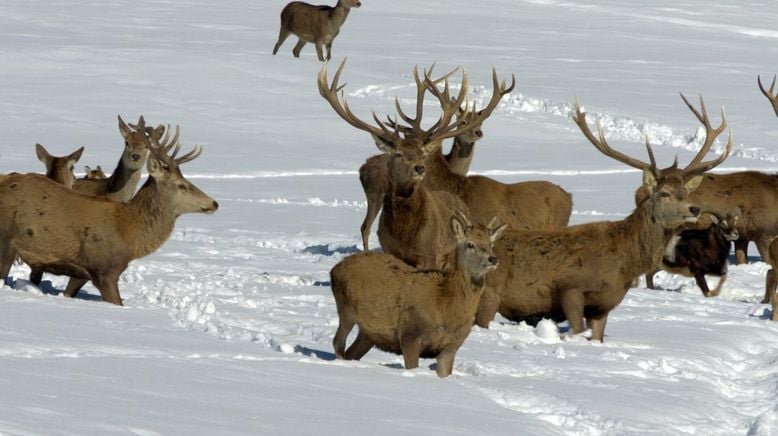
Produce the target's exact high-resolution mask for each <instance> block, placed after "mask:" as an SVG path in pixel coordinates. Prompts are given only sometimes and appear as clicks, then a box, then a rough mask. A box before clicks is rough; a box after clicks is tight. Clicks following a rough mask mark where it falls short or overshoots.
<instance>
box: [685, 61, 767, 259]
mask: <svg viewBox="0 0 778 436" xmlns="http://www.w3.org/2000/svg"><path fill="white" fill-rule="evenodd" d="M757 84H758V85H759V89H760V90H761V91H762V94H764V96H765V97H767V100H768V101H769V102H770V105H771V107H772V108H773V111H774V112H775V114H776V116H778V96H776V95H775V94H774V89H775V77H773V81H772V83H771V84H770V87H769V88H767V89H765V87H764V86H763V85H762V80H761V78H760V77H759V76H757ZM691 198H692V200H693V201H697V202H700V203H704V204H707V205H709V206H710V207H711V208H713V209H716V210H723V211H724V210H732V209H734V208H736V207H737V208H740V210H741V212H742V215H741V217H740V219H739V220H738V225H737V231H738V233H739V234H740V239H738V240H737V241H735V258H736V264H738V265H740V264H743V263H746V262H747V258H746V254H747V251H746V250H747V247H748V242H749V241H754V243H755V244H756V248H757V250H758V251H759V254H760V255H761V256H762V260H764V261H765V262H770V261H771V259H770V248H769V246H770V243H771V241H772V239H773V238H774V237H776V236H778V175H775V174H766V173H762V172H759V171H739V172H735V173H729V174H708V175H706V176H705V179H704V180H703V181H702V183H701V184H700V187H699V189H697V191H695V192H694V193H693V194H692V197H691Z"/></svg>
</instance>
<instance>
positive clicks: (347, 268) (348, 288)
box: [330, 215, 505, 377]
mask: <svg viewBox="0 0 778 436" xmlns="http://www.w3.org/2000/svg"><path fill="white" fill-rule="evenodd" d="M450 226H451V229H452V232H453V234H454V235H455V236H456V240H457V244H456V248H455V252H454V258H455V262H454V267H453V268H452V269H451V270H450V271H448V272H437V271H424V270H419V269H416V268H413V267H411V266H409V265H408V264H406V263H404V262H403V261H401V260H399V259H397V258H396V257H394V256H390V255H387V254H383V253H371V252H366V253H364V252H363V253H357V254H353V255H351V256H348V257H347V258H345V259H343V260H342V261H340V262H339V263H338V264H337V265H335V267H333V268H332V271H330V280H331V283H332V295H333V296H334V297H335V304H336V306H337V308H338V319H339V324H338V330H337V332H336V333H335V338H334V339H333V341H332V344H333V346H334V348H335V355H336V356H337V357H338V359H348V360H359V359H361V358H362V356H364V355H365V354H366V353H367V352H368V351H370V349H372V348H373V347H376V348H378V349H381V350H384V351H388V352H390V353H397V354H402V355H403V359H404V361H405V368H406V369H413V368H416V367H418V366H419V358H420V357H430V358H436V359H437V362H438V365H437V374H438V376H440V377H446V376H448V375H450V374H451V372H452V370H453V366H454V356H455V354H456V352H457V350H458V349H459V347H460V346H461V345H462V343H463V342H464V341H465V339H466V338H467V336H468V335H469V334H470V331H471V330H472V326H473V317H474V315H475V311H476V309H477V308H478V300H479V297H480V296H481V292H482V290H483V287H484V283H485V277H486V276H487V273H488V272H489V271H492V270H494V268H496V267H497V264H498V260H497V258H496V257H495V256H494V251H493V244H494V241H495V240H497V239H498V238H499V237H500V234H501V233H502V231H503V230H504V228H505V226H504V225H503V226H497V225H496V223H492V225H491V226H490V227H488V228H487V229H485V230H484V229H482V228H481V227H480V226H475V227H474V226H473V225H472V224H470V222H469V221H468V220H467V219H466V218H465V217H464V216H462V215H458V216H455V217H453V218H452V219H451V222H450ZM354 325H358V326H359V335H358V336H357V338H356V339H355V340H354V342H353V343H352V344H351V346H349V347H348V349H346V340H347V338H348V334H349V332H350V331H351V329H353V328H354Z"/></svg>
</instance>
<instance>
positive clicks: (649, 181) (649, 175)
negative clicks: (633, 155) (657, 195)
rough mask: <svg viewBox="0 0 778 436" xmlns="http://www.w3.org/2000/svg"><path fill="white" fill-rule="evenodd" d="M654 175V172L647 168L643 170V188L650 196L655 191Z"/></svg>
mask: <svg viewBox="0 0 778 436" xmlns="http://www.w3.org/2000/svg"><path fill="white" fill-rule="evenodd" d="M656 184H657V183H656V174H654V172H653V171H652V170H651V169H649V168H647V169H644V170H643V186H645V187H646V189H648V192H649V193H650V194H653V193H654V191H655V190H656Z"/></svg>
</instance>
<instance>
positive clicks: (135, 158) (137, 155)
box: [132, 153, 140, 160]
mask: <svg viewBox="0 0 778 436" xmlns="http://www.w3.org/2000/svg"><path fill="white" fill-rule="evenodd" d="M132 160H140V155H139V154H138V153H133V154H132Z"/></svg>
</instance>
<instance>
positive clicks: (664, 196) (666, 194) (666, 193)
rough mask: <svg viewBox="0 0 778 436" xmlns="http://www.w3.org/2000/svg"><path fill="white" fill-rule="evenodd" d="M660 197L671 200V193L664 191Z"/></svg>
mask: <svg viewBox="0 0 778 436" xmlns="http://www.w3.org/2000/svg"><path fill="white" fill-rule="evenodd" d="M659 196H660V197H663V198H670V193H669V192H665V191H662V192H660V193H659Z"/></svg>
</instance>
